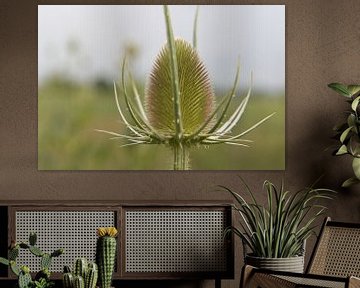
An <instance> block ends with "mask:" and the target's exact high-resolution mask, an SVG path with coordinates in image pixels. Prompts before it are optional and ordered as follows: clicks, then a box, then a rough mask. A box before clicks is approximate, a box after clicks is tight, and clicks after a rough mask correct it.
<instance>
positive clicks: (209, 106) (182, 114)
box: [97, 5, 274, 170]
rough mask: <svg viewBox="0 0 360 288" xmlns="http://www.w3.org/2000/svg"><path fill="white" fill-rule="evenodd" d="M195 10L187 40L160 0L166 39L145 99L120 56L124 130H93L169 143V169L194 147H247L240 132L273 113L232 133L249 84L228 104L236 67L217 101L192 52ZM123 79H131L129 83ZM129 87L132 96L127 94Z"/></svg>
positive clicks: (184, 164)
mask: <svg viewBox="0 0 360 288" xmlns="http://www.w3.org/2000/svg"><path fill="white" fill-rule="evenodd" d="M197 15H198V13H196V16H195V21H194V33H193V44H192V45H191V44H190V43H188V42H187V41H185V40H183V39H180V38H177V39H175V38H174V35H173V30H172V26H171V19H170V12H169V8H168V6H167V5H164V16H165V24H166V32H167V43H166V44H165V45H164V47H163V49H162V50H161V51H160V53H159V55H158V57H157V59H156V61H155V63H154V66H153V69H152V73H151V75H150V77H149V81H148V86H147V87H146V89H145V95H144V103H143V102H142V99H141V97H140V94H139V92H138V91H139V90H138V89H137V87H136V84H135V81H134V80H133V77H132V76H131V74H130V73H125V68H126V61H125V59H124V61H123V65H122V85H121V86H122V94H123V95H124V99H123V102H124V105H121V103H122V102H120V101H119V97H118V93H117V87H116V84H115V83H114V90H115V100H116V105H117V109H118V111H119V114H120V117H121V121H122V122H123V123H124V125H125V127H126V128H127V131H128V133H127V134H124V133H118V132H112V131H106V130H97V131H99V132H104V133H107V134H110V135H112V136H113V137H112V139H116V140H122V141H124V144H123V145H122V146H129V145H144V144H157V145H165V146H166V147H169V148H170V149H171V151H172V152H173V159H174V161H173V163H174V165H173V169H174V170H188V169H190V160H189V159H190V157H189V151H190V149H191V148H193V147H206V146H209V145H217V144H228V145H236V146H242V147H249V143H250V142H251V141H250V140H247V139H243V137H244V136H245V135H247V134H248V133H249V132H251V131H252V130H254V129H255V128H256V127H258V126H259V125H260V124H262V123H263V122H264V121H266V120H267V119H269V118H270V117H271V116H272V115H273V114H274V113H273V114H270V115H268V116H267V117H265V118H263V119H262V120H260V121H259V122H257V123H256V124H254V125H253V126H251V127H250V128H248V129H246V130H245V131H243V132H241V133H238V134H236V133H232V130H233V129H234V128H235V127H236V126H237V124H238V123H239V122H240V119H241V118H242V116H243V114H244V111H245V109H246V106H247V103H248V101H249V98H250V95H251V88H252V87H251V86H250V88H249V90H248V93H247V95H246V96H245V97H244V99H243V100H242V101H241V102H240V104H239V105H238V106H237V107H232V105H233V103H234V101H233V100H234V98H235V96H236V90H237V86H238V82H239V66H238V69H237V73H236V76H235V80H234V84H233V87H232V89H231V90H230V91H229V93H228V95H227V96H225V97H223V99H221V101H220V102H219V103H218V104H216V101H215V95H214V92H213V89H212V85H211V82H210V78H209V75H208V72H207V70H206V67H205V65H204V64H203V63H202V61H201V59H200V56H199V53H198V51H197V45H196V42H197V35H196V23H197ZM126 74H128V77H126ZM126 78H129V80H130V85H129V87H128V85H127V84H126ZM128 88H130V89H129V90H131V92H132V95H133V97H130V94H129V92H128ZM230 110H233V112H232V113H230ZM125 111H128V112H129V113H128V114H129V116H126V114H125Z"/></svg>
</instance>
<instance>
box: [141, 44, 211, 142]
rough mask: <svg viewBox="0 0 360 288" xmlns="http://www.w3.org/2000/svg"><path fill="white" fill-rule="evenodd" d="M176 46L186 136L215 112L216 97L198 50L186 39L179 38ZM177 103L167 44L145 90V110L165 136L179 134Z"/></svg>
mask: <svg viewBox="0 0 360 288" xmlns="http://www.w3.org/2000/svg"><path fill="white" fill-rule="evenodd" d="M175 47H176V58H177V64H178V76H179V89H180V108H181V115H182V125H183V133H184V134H185V136H186V135H190V134H192V133H193V132H195V131H197V130H198V129H199V128H200V127H201V125H202V124H203V123H204V122H205V121H206V120H207V119H208V117H209V116H210V115H211V114H212V112H213V110H214V106H215V105H214V102H215V97H214V93H213V89H212V87H211V83H210V79H209V76H208V72H207V71H206V68H205V66H204V65H203V63H202V62H201V60H200V57H199V55H198V53H197V51H196V50H195V49H194V48H192V47H191V45H190V44H189V43H188V42H186V41H185V40H182V39H176V40H175ZM173 102H174V95H173V92H172V83H171V66H170V52H169V48H168V45H165V46H164V47H163V49H162V50H161V52H160V53H159V55H158V57H157V59H156V61H155V64H154V67H153V70H152V73H151V75H150V78H149V81H148V83H147V87H146V91H145V109H146V114H147V115H148V119H149V122H150V125H151V126H152V127H154V128H155V129H156V130H157V131H160V132H162V133H164V134H165V135H174V134H175V133H176V129H175V122H174V119H175V115H174V103H173ZM205 132H206V130H205Z"/></svg>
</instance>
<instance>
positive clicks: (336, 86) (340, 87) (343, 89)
mask: <svg viewBox="0 0 360 288" xmlns="http://www.w3.org/2000/svg"><path fill="white" fill-rule="evenodd" d="M328 87H329V88H331V89H333V90H334V91H335V92H337V93H339V94H340V95H342V96H345V97H348V98H350V97H351V93H350V91H349V90H348V88H347V86H346V85H344V84H341V83H330V84H329V85H328Z"/></svg>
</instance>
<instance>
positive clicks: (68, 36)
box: [38, 5, 285, 91]
mask: <svg viewBox="0 0 360 288" xmlns="http://www.w3.org/2000/svg"><path fill="white" fill-rule="evenodd" d="M195 10H196V6H185V5H175V6H170V13H171V18H172V24H173V29H174V34H175V36H176V37H181V38H184V39H185V40H188V41H189V42H191V41H192V31H193V19H194V14H195ZM38 12H39V13H38V53H39V55H38V56H39V57H38V62H39V66H38V73H39V82H40V84H41V83H42V82H43V81H44V79H46V78H47V77H49V76H51V75H53V74H54V73H65V74H67V76H68V77H71V78H73V79H74V80H79V81H91V80H93V79H95V78H105V79H108V80H110V81H112V80H117V79H119V77H120V73H121V71H120V69H119V67H120V63H121V61H122V58H123V56H124V51H125V47H128V46H132V47H136V48H137V51H138V57H137V58H136V60H134V61H133V63H131V67H132V68H133V70H134V73H135V74H136V75H137V77H141V79H144V80H145V79H146V77H147V75H148V73H149V72H150V70H151V67H152V63H153V61H154V59H155V57H156V55H157V53H158V52H159V50H160V49H161V47H162V46H163V45H164V44H165V42H166V32H165V21H164V16H163V8H162V6H157V5H131V6H130V5H118V6H113V5H96V6H90V5H88V6H87V5H86V6H85V5H82V6H73V5H71V6H66V5H39V6H38ZM198 50H199V53H200V56H201V58H202V59H203V61H204V63H205V65H206V67H207V68H208V71H209V74H210V77H211V79H212V81H213V83H214V86H215V87H219V88H222V87H229V86H231V84H232V82H233V79H234V76H235V71H236V63H237V59H238V57H239V56H240V62H241V68H242V69H241V71H242V73H241V76H242V80H241V84H242V85H243V86H244V85H245V86H248V82H249V75H250V71H251V70H253V71H254V80H255V88H257V89H259V90H269V91H274V90H281V91H284V90H285V6H284V5H236V6H229V5H205V6H200V13H199V21H198Z"/></svg>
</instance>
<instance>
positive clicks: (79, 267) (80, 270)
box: [74, 258, 88, 279]
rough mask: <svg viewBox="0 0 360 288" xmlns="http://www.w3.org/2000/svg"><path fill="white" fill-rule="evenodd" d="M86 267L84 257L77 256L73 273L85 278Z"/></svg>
mask: <svg viewBox="0 0 360 288" xmlns="http://www.w3.org/2000/svg"><path fill="white" fill-rule="evenodd" d="M87 269H88V261H87V260H86V259H85V258H79V259H76V261H75V267H74V274H75V276H81V277H82V278H83V279H85V275H86V271H87Z"/></svg>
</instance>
